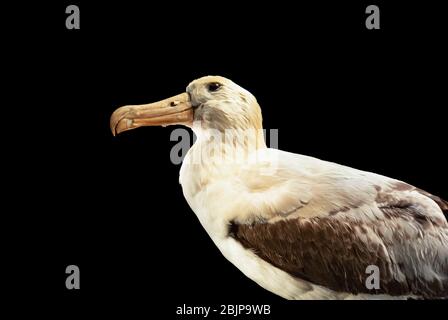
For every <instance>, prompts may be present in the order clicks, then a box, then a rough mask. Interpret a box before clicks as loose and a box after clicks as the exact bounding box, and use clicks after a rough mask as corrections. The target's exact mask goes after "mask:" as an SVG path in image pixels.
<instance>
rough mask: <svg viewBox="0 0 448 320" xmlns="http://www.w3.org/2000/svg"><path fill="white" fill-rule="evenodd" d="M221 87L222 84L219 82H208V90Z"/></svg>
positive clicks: (212, 90) (215, 89)
mask: <svg viewBox="0 0 448 320" xmlns="http://www.w3.org/2000/svg"><path fill="white" fill-rule="evenodd" d="M219 88H221V84H220V83H218V82H212V83H209V84H208V91H210V92H214V91H217V90H218V89H219Z"/></svg>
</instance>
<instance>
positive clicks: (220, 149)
mask: <svg viewBox="0 0 448 320" xmlns="http://www.w3.org/2000/svg"><path fill="white" fill-rule="evenodd" d="M159 125H161V126H167V125H184V126H187V127H189V128H191V129H192V130H193V132H194V133H195V134H196V136H197V139H196V141H195V143H194V144H193V145H192V146H191V148H190V149H189V151H188V153H187V154H186V156H185V158H184V160H183V163H182V166H181V169H180V174H179V182H180V184H181V186H182V192H183V195H184V197H185V199H186V201H187V203H188V204H189V206H190V208H191V209H192V211H193V212H194V213H195V214H196V216H197V218H198V220H199V222H200V223H201V224H202V226H203V228H204V229H205V231H206V232H207V233H208V235H209V237H210V238H211V240H212V241H213V242H214V244H215V245H216V246H217V248H218V249H219V250H220V252H221V253H222V255H223V256H224V257H225V258H226V259H227V260H229V261H230V262H231V263H232V264H233V265H235V266H236V267H237V268H238V269H239V270H240V271H241V272H242V273H243V274H245V275H246V276H247V277H248V278H250V279H251V280H253V281H255V282H256V283H257V284H259V285H260V286H261V287H263V288H264V289H266V290H268V291H270V292H272V293H274V294H276V295H278V296H280V297H282V298H285V299H288V300H313V299H319V300H320V299H335V300H351V299H366V300H367V299H400V300H402V299H446V298H448V223H447V220H446V217H445V214H447V213H448V202H446V201H445V200H443V199H441V198H439V197H437V196H435V195H432V194H430V193H428V192H426V191H423V190H421V189H419V188H417V187H414V186H413V185H410V184H408V183H406V182H403V181H400V180H396V179H393V178H389V177H386V176H383V175H380V174H376V173H372V172H367V171H361V170H357V169H354V168H351V167H348V166H344V165H341V164H337V163H333V162H329V161H325V160H321V159H317V158H314V157H310V156H306V155H300V154H294V153H290V152H287V151H282V150H279V149H275V148H268V147H267V146H266V143H265V140H264V136H263V131H262V130H263V126H262V115H261V108H260V106H259V104H258V102H257V100H256V98H255V97H254V96H253V95H252V94H251V93H250V92H249V91H248V90H246V89H244V88H243V87H241V86H239V85H238V84H236V83H234V82H233V81H231V80H229V79H227V78H224V77H221V76H205V77H202V78H199V79H196V80H194V81H192V82H191V83H190V84H189V85H188V86H187V88H186V92H183V93H181V94H179V95H176V96H174V97H171V98H168V99H165V100H162V101H159V102H155V103H150V104H142V105H127V106H123V107H120V108H118V109H116V110H115V111H114V112H113V113H112V115H111V118H110V127H111V130H112V133H113V135H114V136H115V135H116V134H119V133H121V132H124V131H127V130H131V129H135V128H138V127H142V126H159ZM369 268H370V269H369ZM372 270H373V271H372ZM374 271H376V276H377V278H370V279H369V277H370V276H371V275H375V274H374ZM369 281H371V282H369ZM369 283H370V285H369Z"/></svg>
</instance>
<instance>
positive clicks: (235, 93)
mask: <svg viewBox="0 0 448 320" xmlns="http://www.w3.org/2000/svg"><path fill="white" fill-rule="evenodd" d="M176 124H180V125H185V126H189V127H192V128H193V130H195V129H197V130H204V129H205V130H207V129H214V130H219V131H225V130H248V129H251V130H252V129H257V130H261V129H262V118H261V110H260V107H259V105H258V103H257V100H256V99H255V97H254V96H253V95H252V94H251V93H250V92H249V91H247V90H245V89H243V88H242V87H240V86H238V85H237V84H235V83H234V82H232V81H231V80H229V79H226V78H224V77H219V76H206V77H202V78H199V79H197V80H194V81H193V82H191V83H190V84H189V85H188V87H187V89H186V92H184V93H181V94H179V95H176V96H174V97H171V98H168V99H165V100H162V101H159V102H155V103H150V104H142V105H129V106H124V107H121V108H118V109H117V110H115V111H114V113H113V114H112V116H111V119H110V127H111V130H112V133H113V134H114V135H116V134H119V133H120V132H123V131H127V130H131V129H135V128H138V127H142V126H168V125H176ZM195 131H196V130H195Z"/></svg>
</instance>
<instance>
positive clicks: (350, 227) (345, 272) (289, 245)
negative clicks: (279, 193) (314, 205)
mask: <svg viewBox="0 0 448 320" xmlns="http://www.w3.org/2000/svg"><path fill="white" fill-rule="evenodd" d="M379 209H380V210H382V211H383V212H384V215H385V216H386V218H385V220H384V221H383V220H381V221H380V220H378V221H376V222H375V221H374V222H372V221H370V222H359V221H354V220H348V219H346V218H344V216H343V214H340V215H335V216H328V217H314V218H296V219H289V220H286V219H283V220H280V221H277V222H275V223H255V224H252V225H247V224H237V223H232V224H231V226H230V229H229V232H230V236H232V237H233V238H235V239H236V240H238V241H239V242H240V243H241V244H242V245H243V246H244V247H245V248H248V249H251V250H253V251H254V252H255V253H256V254H257V255H258V256H259V257H261V258H262V259H264V260H265V261H267V262H269V263H271V264H272V265H274V266H276V267H278V268H280V269H282V270H284V271H286V272H288V273H289V274H291V275H293V276H295V277H298V278H301V279H304V280H307V281H310V282H312V283H314V284H318V285H322V286H325V287H328V288H330V289H333V290H335V291H338V292H349V293H354V294H358V293H368V294H380V293H382V294H390V295H416V296H420V297H426V298H431V297H441V296H448V280H447V279H448V266H447V261H446V259H447V258H446V257H447V256H448V255H445V257H441V258H440V259H442V260H443V259H445V261H442V262H441V263H440V261H439V263H438V265H441V268H444V269H443V270H444V271H442V272H444V274H445V275H446V277H445V280H443V279H442V280H440V279H439V278H436V279H435V280H431V281H425V280H424V279H422V277H421V275H419V274H418V270H417V271H416V270H415V269H416V268H415V267H413V266H412V265H411V264H412V263H413V261H412V259H410V258H409V259H408V257H407V256H406V254H407V251H408V252H409V254H411V255H418V254H419V251H420V250H419V249H423V248H416V247H415V246H414V244H413V240H416V239H412V238H406V236H404V237H403V235H405V233H403V230H400V229H401V227H400V224H412V228H417V229H418V230H420V232H419V233H418V234H419V235H420V236H421V237H425V236H426V235H425V234H426V233H430V232H429V231H428V228H429V227H430V228H444V229H445V230H444V232H447V231H446V228H447V225H446V222H445V224H444V225H432V221H426V220H425V221H424V223H422V221H421V215H419V214H418V212H414V211H413V207H412V206H406V205H405V206H403V204H400V205H397V206H394V205H390V206H387V207H382V208H379ZM386 231H388V232H391V234H392V237H393V240H394V242H393V243H392V242H391V241H390V240H389V242H388V241H381V240H380V241H378V239H382V238H383V237H384V234H383V232H386ZM395 231H396V232H395ZM433 231H434V230H433ZM372 232H373V234H374V235H375V236H376V241H375V239H374V238H375V237H372ZM425 232H426V233H425ZM434 232H436V233H437V231H434ZM368 234H369V236H367V235H368ZM420 240H421V239H420ZM397 244H398V249H397ZM401 246H402V247H403V251H402V252H400V254H401V256H405V260H400V258H399V256H400V255H399V254H398V253H397V254H396V255H394V254H393V251H394V250H401ZM406 250H407V251H406ZM403 253H404V254H403ZM428 258H429V257H428ZM369 265H376V266H378V268H379V270H380V289H378V290H375V289H371V290H369V289H368V288H367V287H366V285H365V281H366V277H367V276H368V274H366V268H367V266H369ZM439 271H440V270H439ZM403 274H404V276H403ZM399 275H401V276H399Z"/></svg>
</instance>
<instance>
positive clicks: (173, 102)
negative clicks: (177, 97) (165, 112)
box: [170, 101, 179, 107]
mask: <svg viewBox="0 0 448 320" xmlns="http://www.w3.org/2000/svg"><path fill="white" fill-rule="evenodd" d="M178 104H179V101H171V103H170V106H171V107H175V106H177V105H178Z"/></svg>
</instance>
